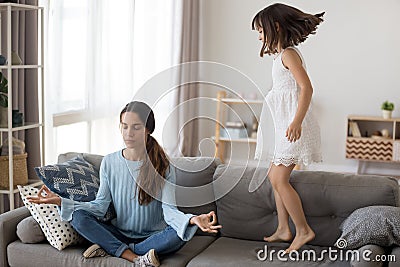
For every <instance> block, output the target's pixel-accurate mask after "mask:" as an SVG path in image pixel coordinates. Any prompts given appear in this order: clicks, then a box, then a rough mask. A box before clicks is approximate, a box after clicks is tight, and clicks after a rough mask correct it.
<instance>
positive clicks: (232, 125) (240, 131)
mask: <svg viewBox="0 0 400 267" xmlns="http://www.w3.org/2000/svg"><path fill="white" fill-rule="evenodd" d="M221 137H224V138H229V139H239V138H248V135H247V130H246V124H245V123H242V122H232V121H228V122H227V123H226V127H225V128H222V129H221Z"/></svg>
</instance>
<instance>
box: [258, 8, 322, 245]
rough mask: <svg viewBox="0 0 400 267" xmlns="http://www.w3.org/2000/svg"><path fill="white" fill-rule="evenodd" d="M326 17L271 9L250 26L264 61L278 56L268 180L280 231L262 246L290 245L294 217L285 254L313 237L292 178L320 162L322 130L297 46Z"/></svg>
mask: <svg viewBox="0 0 400 267" xmlns="http://www.w3.org/2000/svg"><path fill="white" fill-rule="evenodd" d="M323 15H324V13H321V14H316V15H311V14H306V13H304V12H302V11H300V10H298V9H296V8H294V7H291V6H287V5H284V4H273V5H270V6H268V7H266V8H264V9H263V10H261V11H260V12H258V13H257V15H256V16H255V17H254V19H253V21H252V28H253V30H254V29H255V30H257V31H258V32H259V40H260V41H261V42H262V43H263V45H262V48H261V51H260V56H261V57H263V56H264V54H268V55H271V54H273V55H275V57H274V61H273V67H272V78H273V87H272V90H271V91H270V92H269V93H268V95H267V96H266V102H267V104H268V107H269V109H270V111H271V113H272V118H273V121H274V125H275V152H274V156H273V159H272V164H271V166H270V170H269V174H268V177H269V179H270V181H271V184H272V186H273V189H274V196H275V202H276V207H277V211H278V228H277V230H276V232H275V233H274V234H272V235H271V236H269V237H264V240H265V241H267V242H279V241H291V240H292V238H293V235H292V233H291V231H290V228H289V216H290V217H291V218H292V220H293V222H294V224H295V227H296V236H295V238H294V239H293V241H292V243H291V244H290V246H289V248H288V249H287V250H286V252H290V251H293V250H298V249H299V248H300V247H301V246H302V245H304V244H305V243H307V242H309V241H311V240H312V239H314V237H315V234H314V232H313V230H312V229H311V227H310V226H309V225H308V224H307V221H306V218H305V215H304V211H303V208H302V204H301V200H300V198H299V195H298V194H297V192H296V191H295V190H294V188H293V187H292V186H291V185H290V183H289V178H290V173H291V172H292V170H293V168H294V167H295V165H296V164H304V165H308V164H310V163H311V162H320V161H321V153H320V133H319V126H318V124H317V121H316V120H315V118H314V116H313V115H312V113H311V107H310V103H311V96H312V93H313V88H312V85H311V82H310V79H309V77H308V75H307V72H306V69H305V62H304V59H303V57H302V55H301V53H300V52H299V50H298V49H297V48H295V47H294V46H296V45H298V44H300V43H302V42H303V41H305V40H306V39H307V37H308V36H309V35H310V34H314V33H315V31H316V29H317V26H318V24H320V23H321V22H322V21H323V19H322V16H323ZM261 123H263V122H261Z"/></svg>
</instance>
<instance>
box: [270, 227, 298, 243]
mask: <svg viewBox="0 0 400 267" xmlns="http://www.w3.org/2000/svg"><path fill="white" fill-rule="evenodd" d="M292 238H293V235H292V232H290V229H289V228H288V229H282V230H280V229H277V230H276V232H275V233H274V234H272V235H271V236H265V237H264V241H267V242H287V241H290V240H292Z"/></svg>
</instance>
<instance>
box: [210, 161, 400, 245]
mask: <svg viewBox="0 0 400 267" xmlns="http://www.w3.org/2000/svg"><path fill="white" fill-rule="evenodd" d="M266 174H267V168H264V167H261V168H260V167H258V168H256V167H249V166H248V167H243V166H232V165H230V166H227V165H219V166H218V167H217V170H216V172H215V174H214V180H215V181H218V180H220V181H223V182H220V183H215V182H214V194H215V195H216V197H217V211H218V218H219V222H220V223H221V224H222V226H223V228H222V229H221V235H222V236H227V237H233V238H242V239H248V240H260V241H261V240H262V238H263V236H265V235H271V234H273V233H274V231H275V230H276V227H277V212H276V206H275V200H274V195H273V189H272V186H271V183H270V182H269V180H268V179H265V177H266ZM252 179H253V182H254V181H258V182H260V181H262V180H263V182H262V183H261V185H260V186H259V187H258V188H257V189H256V190H255V191H254V187H253V185H254V184H253V183H251V181H252ZM290 183H291V184H292V186H293V187H294V189H295V190H296V191H297V192H298V194H299V196H300V198H301V200H302V204H303V208H304V212H305V215H306V218H307V221H308V223H309V224H310V226H311V228H312V229H313V230H314V231H315V233H316V237H315V239H314V240H313V241H311V242H310V244H311V245H319V246H332V245H333V244H334V243H335V241H336V240H337V239H338V238H339V236H340V229H339V226H340V224H341V223H342V222H343V221H344V220H345V219H346V218H347V217H348V216H349V215H350V214H351V213H352V212H353V211H354V210H356V209H358V208H361V207H366V206H373V205H389V206H398V205H399V185H398V183H397V181H396V180H395V179H393V178H388V177H382V176H371V175H352V174H339V173H331V172H321V171H294V172H293V173H292V175H291V178H290ZM255 184H257V182H256V183H255ZM249 186H250V190H249ZM290 226H291V229H292V232H293V233H294V225H293V223H292V222H291V221H290Z"/></svg>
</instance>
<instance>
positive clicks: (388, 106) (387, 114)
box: [381, 101, 394, 119]
mask: <svg viewBox="0 0 400 267" xmlns="http://www.w3.org/2000/svg"><path fill="white" fill-rule="evenodd" d="M381 109H382V116H383V118H384V119H390V118H392V111H393V110H394V104H393V103H392V102H389V101H385V102H383V103H382V106H381Z"/></svg>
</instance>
